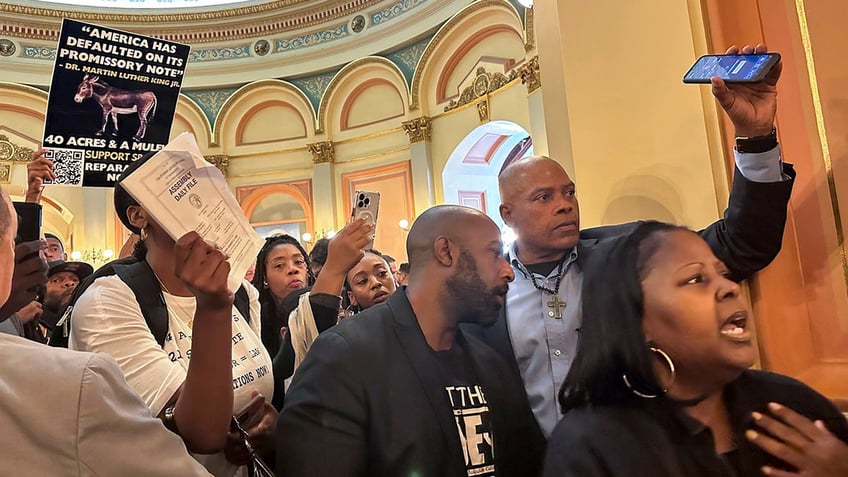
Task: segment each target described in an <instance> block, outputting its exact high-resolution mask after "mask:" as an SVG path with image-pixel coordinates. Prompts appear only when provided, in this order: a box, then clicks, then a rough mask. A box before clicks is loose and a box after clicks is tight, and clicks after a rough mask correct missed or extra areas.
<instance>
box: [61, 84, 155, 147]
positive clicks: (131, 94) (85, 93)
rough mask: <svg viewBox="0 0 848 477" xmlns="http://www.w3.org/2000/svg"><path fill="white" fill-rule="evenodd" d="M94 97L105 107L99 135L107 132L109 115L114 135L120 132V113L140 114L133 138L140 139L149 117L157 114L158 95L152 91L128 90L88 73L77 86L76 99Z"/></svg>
mask: <svg viewBox="0 0 848 477" xmlns="http://www.w3.org/2000/svg"><path fill="white" fill-rule="evenodd" d="M91 97H94V99H95V100H96V101H97V103H98V104H100V107H101V108H103V126H102V127H101V128H100V131H98V132H97V135H98V136H102V135H104V134H106V125H107V124H108V123H109V116H110V115H111V116H112V124H113V125H114V126H115V130H114V131H113V132H112V135H113V136H116V135H117V134H118V115H119V114H133V113H135V114H138V120H139V122H140V124H139V127H138V132H136V133H135V136H133V139H135V140H136V141H140V140H142V139H144V135H145V134H146V133H147V123H148V117H150V119H151V120H152V118H153V115H155V114H156V95H155V94H154V93H153V92H152V91H127V90H123V89H118V88H115V87H112V86H109V85H108V84H107V83H106V82H105V81H100V77H99V76H92V75H89V74H86V75H85V76H84V77H83V79H82V83H80V84H79V86H78V87H77V94H76V95H74V101H76V102H77V103H82V102H83V101H85V100H86V99H88V98H91Z"/></svg>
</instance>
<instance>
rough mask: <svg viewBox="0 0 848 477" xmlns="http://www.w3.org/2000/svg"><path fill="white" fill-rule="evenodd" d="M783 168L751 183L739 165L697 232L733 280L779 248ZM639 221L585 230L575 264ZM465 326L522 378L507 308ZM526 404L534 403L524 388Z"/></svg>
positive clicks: (596, 255) (587, 263) (785, 186)
mask: <svg viewBox="0 0 848 477" xmlns="http://www.w3.org/2000/svg"><path fill="white" fill-rule="evenodd" d="M783 173H784V174H786V175H788V176H789V177H791V178H792V179H791V180H786V181H782V182H767V183H763V182H751V181H749V180H747V179H746V178H745V176H743V175H742V173H741V172H739V170H738V169H737V170H736V176H735V179H734V181H733V188H732V189H731V191H730V199H729V200H728V204H727V210H725V212H724V218H722V219H719V220H717V221H715V222H713V223H712V224H710V226H709V227H707V228H705V229H704V230H701V231H700V232H698V233H699V234H700V235H701V237H703V239H704V240H705V241H706V242H707V243H708V244H709V246H710V248H711V249H712V250H713V253H715V254H716V256H717V257H718V258H719V259H720V260H722V261H723V262H724V263H725V264H726V265H727V267H728V268H729V270H730V272H731V275H732V277H733V279H734V280H737V281H741V280H744V279H746V278H748V277H749V276H751V275H752V274H753V273H754V272H757V271H759V270H761V269H763V268H765V266H766V265H768V264H769V263H771V261H772V260H773V259H774V257H775V256H776V255H777V253H778V252H779V251H780V247H781V245H782V242H783V229H784V227H785V225H786V206H787V204H788V203H789V196H790V194H791V193H792V185H793V184H794V182H795V181H794V179H795V170H794V169H793V167H792V165H791V164H784V165H783ZM637 223H638V222H631V223H627V224H620V225H610V226H604V227H595V228H591V229H586V230H581V231H580V241H579V242H578V245H577V263H578V265H579V266H580V268H581V270H586V269H588V268H590V267H593V266H594V265H593V264H594V263H597V262H596V261H597V260H603V259H604V258H605V257H606V255H607V254H606V253H604V251H605V250H606V249H607V248H608V247H610V246H612V245H613V244H614V243H615V239H616V238H619V237H621V236H623V235H625V234H627V233H629V232H630V231H632V230H633V229H634V228H635V226H636V224H637ZM563 252H565V251H563ZM508 259H509V260H511V258H508ZM507 305H508V303H507ZM462 328H463V331H465V333H466V335H473V336H476V337H477V338H479V339H480V340H482V341H483V342H484V343H486V344H488V345H489V346H491V347H492V349H494V350H495V351H497V352H498V354H500V355H501V357H502V358H504V360H505V361H506V362H507V364H508V365H509V367H510V369H511V370H512V373H513V374H514V375H515V376H517V377H518V379H521V372H520V371H519V369H518V363H517V362H516V361H515V354H514V351H513V349H512V342H511V341H510V337H509V329H508V327H507V323H506V307H504V308H503V309H502V310H501V314H500V316H499V317H498V320H497V322H495V324H494V325H492V326H491V327H488V328H486V327H482V326H479V325H467V324H464V325H462ZM524 404H525V405H526V406H527V407H528V408H530V402H529V401H528V400H527V394H526V392H525V394H524Z"/></svg>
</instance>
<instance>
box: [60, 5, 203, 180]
mask: <svg viewBox="0 0 848 477" xmlns="http://www.w3.org/2000/svg"><path fill="white" fill-rule="evenodd" d="M188 54H189V47H188V46H187V45H181V44H179V43H173V42H169V41H165V40H160V39H158V38H152V37H149V36H143V35H138V34H135V33H127V32H123V31H119V30H113V29H111V28H106V27H102V26H99V25H92V24H88V23H82V22H78V21H75V20H69V19H65V20H64V21H63V22H62V33H61V34H60V36H59V48H58V50H57V52H56V63H55V65H54V67H53V79H52V82H51V83H50V96H49V98H48V101H47V117H46V119H45V125H44V147H45V148H47V149H48V150H50V152H49V154H48V157H51V158H52V160H53V162H54V165H55V170H56V175H57V179H56V181H55V182H54V183H56V184H71V185H83V186H95V187H111V186H113V185H114V184H115V181H116V180H117V179H118V176H120V174H121V172H122V171H123V170H124V168H126V167H127V165H128V164H129V163H130V162H132V161H134V160H137V159H138V158H140V157H141V156H143V155H144V154H145V153H146V152H149V151H158V150H159V149H162V147H163V146H164V145H165V144H167V143H168V137H169V135H170V132H171V123H172V122H173V120H174V111H175V110H176V107H177V99H178V98H179V94H180V87H181V85H182V81H183V74H184V72H185V66H186V63H187V61H188Z"/></svg>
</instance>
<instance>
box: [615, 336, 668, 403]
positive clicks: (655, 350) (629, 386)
mask: <svg viewBox="0 0 848 477" xmlns="http://www.w3.org/2000/svg"><path fill="white" fill-rule="evenodd" d="M648 349H650V350H651V352H652V353H654V354H658V355H660V356H661V357H662V358H663V359H664V360H665V364H666V365H667V366H668V370H669V371H671V382H670V383H668V386H666V387H665V388H664V389H663V390H662V394H665V393H667V392H668V390H669V389H670V388H671V386H673V385H674V380H675V378H676V377H677V372H676V371H675V369H674V361H672V360H671V356H669V355H668V353H666V352H665V351H663V350H661V349H660V348H656V347H654V346H649V347H648ZM621 379H623V380H624V385H625V386H627V389H629V390H630V392H632V393H633V394H635V395H636V396H639V397H640V398H644V399H654V398H655V397H657V396H659V394H648V393H643V392H641V391H639V390H638V389H636V388H635V387H634V386H633V385H632V384H630V379H628V378H627V373H622V375H621Z"/></svg>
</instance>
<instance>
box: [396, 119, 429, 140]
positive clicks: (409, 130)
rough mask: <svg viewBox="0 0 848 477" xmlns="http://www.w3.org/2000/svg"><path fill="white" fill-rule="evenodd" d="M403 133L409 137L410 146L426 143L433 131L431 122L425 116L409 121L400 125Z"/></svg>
mask: <svg viewBox="0 0 848 477" xmlns="http://www.w3.org/2000/svg"><path fill="white" fill-rule="evenodd" d="M401 126H403V131H404V132H405V133H406V135H407V136H409V142H410V144H415V143H417V142H422V141H426V140H427V139H430V135H431V133H432V129H433V120H432V119H430V118H429V117H427V116H421V117H420V118H415V119H412V120H410V121H404V122H403V123H401Z"/></svg>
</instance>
